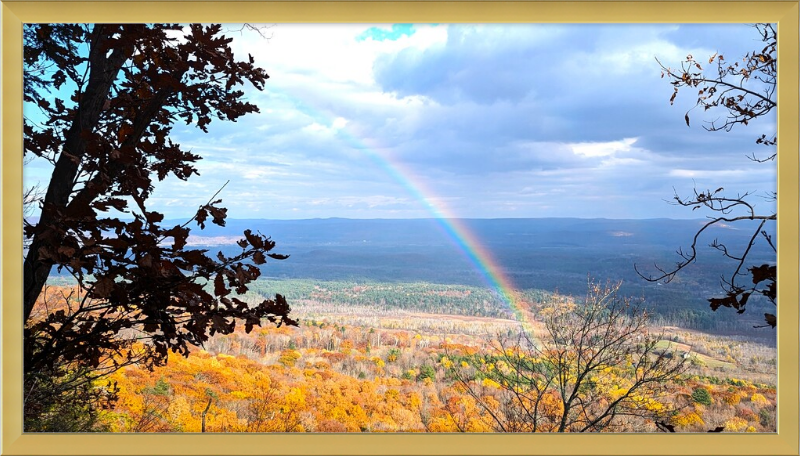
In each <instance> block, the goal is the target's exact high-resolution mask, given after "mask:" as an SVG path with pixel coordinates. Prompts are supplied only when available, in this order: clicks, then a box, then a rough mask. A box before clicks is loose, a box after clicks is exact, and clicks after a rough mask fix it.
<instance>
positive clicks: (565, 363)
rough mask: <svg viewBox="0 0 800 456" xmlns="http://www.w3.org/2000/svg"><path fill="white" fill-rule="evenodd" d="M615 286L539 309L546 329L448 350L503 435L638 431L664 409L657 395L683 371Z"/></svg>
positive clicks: (682, 365) (640, 310) (456, 368)
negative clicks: (478, 350) (480, 354)
mask: <svg viewBox="0 0 800 456" xmlns="http://www.w3.org/2000/svg"><path fill="white" fill-rule="evenodd" d="M619 286H620V284H616V285H613V286H599V285H595V284H590V286H589V292H588V294H587V296H586V299H585V301H584V302H580V303H578V302H575V301H574V300H572V299H571V298H566V297H559V296H556V297H554V298H553V299H552V301H550V302H548V303H545V304H543V305H542V306H541V307H540V308H538V309H536V310H537V314H538V316H539V317H540V318H541V319H542V320H543V322H544V329H545V331H544V334H542V335H541V336H539V339H538V340H537V339H534V338H533V337H532V336H531V335H530V334H529V333H527V332H521V333H519V334H518V336H517V337H516V338H515V339H514V340H509V339H508V338H500V339H499V341H498V344H497V350H496V351H495V352H494V353H492V354H491V355H488V356H486V357H484V358H480V359H477V358H474V357H473V358H470V359H469V361H468V363H469V367H467V368H464V367H463V365H461V364H460V361H463V360H464V358H462V359H459V358H458V356H456V355H452V357H453V358H454V360H457V361H459V362H456V363H454V367H453V369H452V372H453V375H454V376H455V377H456V378H457V379H458V380H459V382H460V383H461V384H462V385H463V386H464V388H465V389H466V391H467V392H468V393H469V394H470V395H471V396H472V397H474V398H475V399H476V400H477V401H478V402H479V403H480V404H481V406H482V407H483V409H484V410H485V411H486V412H487V413H488V414H489V415H491V417H492V418H493V419H494V421H495V423H496V429H497V430H498V431H503V432H600V431H631V430H640V429H641V427H642V426H644V425H645V422H649V423H655V422H656V420H658V419H663V417H664V416H666V415H667V414H668V412H669V406H668V405H667V404H665V403H662V402H661V401H660V400H659V399H660V398H661V397H663V396H664V395H666V394H667V387H668V386H667V385H668V384H669V383H670V382H671V381H672V380H674V379H675V378H677V377H678V376H679V375H681V374H682V373H683V372H684V371H685V370H686V363H685V360H684V359H683V358H682V357H679V356H674V353H673V352H672V351H670V350H669V347H663V346H662V345H661V344H660V343H659V339H660V338H659V337H654V336H653V335H651V334H649V332H648V330H647V322H648V317H647V312H645V310H644V309H643V307H641V306H640V305H635V304H632V303H631V301H630V300H628V299H621V298H620V297H619V296H618V295H617V292H618V291H619Z"/></svg>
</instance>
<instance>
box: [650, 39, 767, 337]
mask: <svg viewBox="0 0 800 456" xmlns="http://www.w3.org/2000/svg"><path fill="white" fill-rule="evenodd" d="M753 27H754V29H755V30H756V31H757V32H758V33H759V35H760V37H761V41H762V43H763V48H762V49H761V50H760V51H758V50H756V51H752V52H750V53H748V54H746V55H745V56H744V57H743V58H742V59H741V61H740V62H739V61H732V62H731V61H727V60H725V57H724V56H723V55H721V54H719V53H715V54H714V55H712V56H711V57H710V58H709V59H708V65H712V67H711V68H710V69H709V71H710V72H712V73H715V74H712V75H707V74H706V73H705V72H704V71H705V70H704V69H703V65H701V63H700V62H699V61H698V60H695V58H694V57H693V56H691V55H688V56H687V57H686V60H684V61H683V62H681V66H680V68H679V69H673V68H670V67H667V66H664V65H663V64H662V63H661V62H660V61H658V59H656V61H658V63H659V65H660V66H661V70H662V72H661V76H662V77H665V76H666V77H667V78H669V80H670V84H672V86H673V88H674V92H673V93H672V96H671V98H670V104H672V103H673V102H674V101H675V98H676V96H677V95H678V92H679V90H680V89H681V88H691V89H697V103H696V104H695V106H694V107H693V108H692V109H691V110H689V112H691V111H692V110H693V109H695V108H697V107H702V108H703V111H709V110H712V111H720V110H721V111H723V112H724V113H725V117H724V118H723V119H722V120H721V121H720V120H714V121H710V122H706V125H704V127H703V128H705V129H706V130H709V131H731V129H733V128H734V127H735V126H737V125H748V124H749V123H750V122H751V121H753V120H755V119H757V118H759V117H763V116H766V115H767V114H769V113H770V112H771V111H772V110H773V109H775V108H776V107H777V106H778V102H777V99H776V87H777V84H776V83H777V74H778V73H777V64H778V61H777V44H778V38H777V33H776V31H775V27H774V26H773V25H772V24H755V25H754V26H753ZM689 112H687V113H686V114H685V117H684V118H685V120H686V125H687V126H689ZM755 142H756V144H759V145H763V146H766V147H768V148H769V152H768V153H767V155H766V156H764V157H758V156H756V154H753V155H752V156H750V157H749V158H750V159H751V160H753V162H754V163H757V164H761V163H767V162H773V161H774V160H775V158H776V156H777V153H776V152H775V151H776V145H777V143H778V137H777V135H771V137H770V136H768V135H767V134H762V135H761V136H760V137H758V138H757V139H756V141H755ZM756 196H760V197H762V198H764V199H765V200H766V201H767V202H773V201H775V200H776V199H777V193H776V192H768V193H767V194H765V195H754V194H753V193H751V192H745V193H737V194H736V195H735V196H733V195H731V194H729V193H726V192H725V189H724V188H722V187H720V188H717V189H716V190H714V191H711V190H710V189H709V190H705V191H703V190H701V191H698V189H697V188H695V189H694V191H693V194H692V195H690V196H688V197H681V196H679V195H678V193H677V192H676V193H675V196H674V197H673V199H674V202H673V204H676V205H679V206H683V207H689V208H691V209H692V211H695V210H697V209H703V210H706V211H710V212H711V213H712V214H713V215H711V216H708V221H707V222H706V223H705V224H704V225H703V226H702V227H701V228H700V229H699V230H698V231H697V232H696V233H695V235H694V237H693V239H692V243H691V246H690V247H689V250H688V251H684V250H683V249H679V250H678V255H679V256H680V260H679V261H678V262H677V263H676V264H675V265H674V266H673V267H672V268H663V267H661V266H658V265H655V269H656V270H657V273H655V274H651V273H643V272H641V271H640V269H639V267H638V266H636V265H635V266H634V267H635V269H636V272H637V273H638V274H639V275H640V276H641V277H643V278H644V279H646V280H648V281H650V282H657V281H661V280H663V281H665V282H669V281H671V280H672V279H673V278H675V276H676V274H677V273H678V272H680V271H681V270H683V269H685V268H686V267H687V266H689V265H690V264H692V263H694V262H695V260H696V259H697V254H698V250H697V246H698V243H699V242H700V239H701V237H703V235H704V234H707V230H708V228H710V227H712V226H715V225H720V224H723V223H724V224H731V223H737V224H738V225H745V226H744V227H743V228H745V229H750V230H752V236H750V238H749V241H748V242H747V243H746V244H745V245H742V246H736V247H730V246H728V245H726V244H724V243H722V242H719V241H718V240H717V239H714V240H713V241H712V242H711V243H710V246H711V247H713V248H714V249H716V250H718V251H719V252H721V253H722V255H723V256H724V257H725V258H727V259H729V260H732V262H731V264H732V267H731V269H730V271H731V272H730V273H728V274H726V275H724V276H722V277H721V286H722V289H723V291H724V292H725V296H724V297H722V298H709V299H708V301H709V303H710V304H711V309H712V310H717V309H718V308H719V307H730V308H733V309H736V310H737V311H738V313H744V311H745V307H746V305H747V302H748V300H749V298H750V297H751V296H753V295H755V296H763V297H765V298H766V299H767V300H768V301H769V302H771V303H772V304H773V305H777V301H776V299H777V270H776V267H775V265H774V264H773V265H770V264H761V265H757V264H752V263H751V261H752V260H750V258H751V257H752V253H753V248H754V246H755V245H756V243H757V242H759V241H761V242H765V243H766V244H767V246H768V247H769V248H771V249H772V251H773V252H777V247H776V245H775V241H774V240H773V239H772V236H771V235H770V234H769V231H768V230H767V226H768V225H767V224H768V222H769V223H774V222H775V221H776V220H777V212H776V211H775V210H774V206H772V204H769V207H771V208H772V209H770V210H768V211H766V212H763V213H762V212H759V211H757V210H756V206H757V205H756V204H755V203H754V202H753V199H754V198H755V197H756ZM748 273H749V274H748ZM743 278H750V279H752V280H749V281H748V280H745V281H744V283H742V282H743V281H742V279H743ZM764 318H765V320H766V322H767V325H764V326H772V327H773V328H774V327H776V325H777V318H776V316H775V315H774V314H771V313H765V314H764ZM762 327H763V326H762Z"/></svg>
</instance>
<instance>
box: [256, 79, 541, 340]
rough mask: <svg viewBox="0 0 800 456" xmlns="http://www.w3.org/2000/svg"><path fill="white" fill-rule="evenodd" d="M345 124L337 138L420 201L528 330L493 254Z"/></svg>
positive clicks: (301, 105) (326, 116)
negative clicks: (358, 152)
mask: <svg viewBox="0 0 800 456" xmlns="http://www.w3.org/2000/svg"><path fill="white" fill-rule="evenodd" d="M269 91H270V92H272V93H281V94H283V95H285V96H286V98H287V99H288V100H289V101H290V102H292V103H294V105H295V107H296V108H297V109H299V110H300V111H301V112H302V113H303V114H306V115H308V116H310V117H312V118H314V119H315V121H318V123H320V124H321V125H332V124H333V120H334V119H336V118H337V116H336V115H334V114H333V113H325V112H324V111H323V110H322V108H313V107H311V106H310V105H309V104H308V103H306V102H304V101H303V100H301V99H299V98H298V97H295V96H292V95H290V94H289V93H287V92H286V91H284V90H281V89H277V88H275V87H271V88H270V90H269ZM351 130H352V129H349V128H348V127H347V126H346V125H345V126H343V127H341V128H339V129H338V130H337V135H338V136H339V137H340V138H341V139H343V140H345V141H346V142H347V143H348V144H350V145H351V146H352V147H354V148H355V149H357V150H360V151H362V152H363V153H364V154H365V155H366V156H367V157H369V158H370V159H371V160H372V161H373V162H374V163H375V164H376V165H377V166H378V167H380V168H381V169H383V170H384V171H386V173H387V174H388V175H390V176H391V177H392V178H393V179H394V180H395V181H396V182H398V183H399V184H400V185H402V186H403V187H404V188H405V189H406V191H407V192H408V193H409V194H410V195H411V196H412V197H414V198H415V199H417V200H419V201H420V202H422V203H423V204H424V205H425V207H426V209H427V210H428V211H429V212H430V213H431V215H432V216H433V218H434V219H435V220H436V222H437V224H438V225H439V227H440V229H441V230H442V231H443V232H444V233H445V234H446V236H447V237H448V239H449V240H450V241H451V242H452V243H453V244H454V245H455V246H456V247H457V249H458V250H459V251H460V252H461V253H462V254H463V255H464V257H465V258H466V259H467V260H468V261H469V263H470V264H472V266H473V267H475V270H476V271H478V273H479V274H480V276H481V278H482V279H483V281H484V282H485V283H486V284H487V285H488V286H489V288H491V289H492V290H494V291H495V293H496V294H497V295H498V297H499V298H500V299H501V300H502V301H503V302H504V304H506V305H507V306H508V307H509V308H510V309H511V311H512V312H513V313H514V314H515V315H516V317H517V319H518V320H519V321H520V322H521V323H522V324H523V325H524V326H525V327H527V328H530V324H531V322H532V320H531V319H530V317H529V316H528V312H526V311H525V310H524V309H523V308H522V306H521V305H520V304H521V301H520V299H519V297H518V295H519V293H518V292H517V291H516V290H517V289H516V287H515V286H514V284H513V282H512V281H511V278H510V277H509V276H508V275H507V274H505V272H504V271H503V268H502V267H501V266H500V265H499V264H498V262H497V260H496V259H495V258H494V256H493V255H492V253H491V252H490V251H489V250H488V249H487V248H486V247H485V246H484V245H483V244H482V243H481V242H480V239H479V238H478V237H477V236H476V235H475V234H474V233H473V232H472V230H470V229H469V227H467V225H466V224H465V223H464V222H463V221H462V220H461V219H459V218H458V217H457V216H456V214H455V213H454V212H453V211H452V210H450V209H449V208H448V207H447V205H446V204H445V203H444V202H443V200H442V199H440V198H437V195H436V194H435V192H434V191H433V190H431V189H430V188H429V187H428V186H427V185H425V183H424V182H422V181H420V180H413V176H414V173H413V172H412V171H411V170H410V169H408V168H407V167H406V165H405V164H404V163H402V162H401V161H399V160H391V159H389V158H386V157H385V156H384V155H383V154H381V153H380V152H379V151H380V150H381V149H386V148H384V147H381V146H379V145H377V144H373V145H370V144H368V143H369V142H371V141H370V140H368V139H364V138H361V137H359V136H357V135H356V134H355V133H354V132H352V131H351Z"/></svg>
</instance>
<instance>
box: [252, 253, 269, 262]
mask: <svg viewBox="0 0 800 456" xmlns="http://www.w3.org/2000/svg"><path fill="white" fill-rule="evenodd" d="M266 262H267V259H266V258H264V254H263V253H261V252H256V253H254V254H253V263H255V264H264V263H266Z"/></svg>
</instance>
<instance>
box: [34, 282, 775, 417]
mask: <svg viewBox="0 0 800 456" xmlns="http://www.w3.org/2000/svg"><path fill="white" fill-rule="evenodd" d="M255 284H256V286H255V287H254V289H255V290H261V291H263V292H265V293H272V292H274V290H275V289H276V287H284V286H285V287H287V288H291V289H294V290H296V293H298V295H297V296H296V297H295V299H294V302H295V308H294V311H293V314H294V315H296V317H297V318H298V320H299V321H300V326H299V327H282V328H277V329H276V328H265V329H256V330H254V331H253V332H251V333H249V334H248V333H245V332H244V331H237V332H234V333H232V334H228V335H217V336H214V337H212V338H211V339H210V340H209V341H208V342H207V343H205V344H204V347H203V348H202V349H195V350H192V352H191V353H190V355H189V356H188V357H186V358H184V357H181V356H171V357H170V358H169V362H168V363H167V364H166V365H165V366H161V367H155V368H154V369H153V370H152V371H149V370H148V369H146V368H145V367H142V366H129V367H126V368H124V369H121V370H119V371H117V372H116V373H114V374H113V375H112V376H110V377H108V378H106V379H103V380H100V381H99V383H101V384H102V385H101V386H104V387H105V388H107V391H110V392H111V393H112V395H114V396H116V397H115V400H114V401H113V402H111V403H110V406H109V408H108V409H107V410H105V411H103V412H102V414H101V416H100V418H99V419H98V421H97V423H96V424H95V426H96V429H97V430H107V431H115V432H200V431H201V429H202V423H203V421H204V420H205V431H206V432H301V431H307V432H394V431H402V432H495V431H498V430H500V429H499V428H498V426H497V423H496V422H495V420H493V419H492V415H493V414H497V413H498V410H493V409H492V407H497V408H501V407H502V401H501V400H500V398H501V395H502V392H503V390H502V388H500V385H499V384H498V383H497V382H496V381H495V380H494V379H493V377H492V376H491V375H490V372H491V371H492V370H494V369H500V368H501V367H500V366H501V365H502V360H501V359H500V358H499V357H498V353H497V351H496V348H497V341H498V339H501V338H502V337H504V336H513V335H514V334H517V333H518V331H519V330H520V323H519V322H518V321H517V320H516V319H515V316H514V315H513V314H512V313H510V312H509V311H508V310H507V309H502V308H498V306H497V303H496V302H495V301H493V300H492V299H491V294H490V293H489V292H488V291H483V292H481V291H480V290H478V289H474V288H471V287H466V286H462V287H458V286H453V285H435V284H425V283H410V284H369V283H367V284H365V283H361V284H357V283H340V282H333V283H332V282H316V283H313V282H310V281H309V282H307V283H305V285H304V286H301V284H300V283H297V282H295V281H291V282H289V283H286V284H282V283H281V282H280V281H257V282H256V283H255ZM67 290H68V288H66V287H62V288H59V287H51V288H49V289H48V293H46V294H45V296H50V297H51V302H49V303H48V305H51V306H58V305H59V302H61V301H63V300H62V299H60V298H61V297H63V296H64V294H65V293H68V291H67ZM72 291H74V292H76V290H72ZM252 293H253V296H251V297H250V298H248V299H252V300H253V301H255V300H257V299H258V298H259V297H258V296H257V294H258V293H259V291H253V292H252ZM482 293H483V294H482ZM76 296H77V295H76ZM528 296H529V297H530V298H534V299H538V301H536V302H539V303H541V302H545V301H548V300H549V299H551V296H550V295H549V294H547V293H544V292H535V291H530V292H529V293H528ZM341 299H352V304H351V305H349V306H345V305H343V304H342V303H341V301H340V300H341ZM529 302H534V301H529ZM431 303H435V304H436V307H435V308H434V307H432V304H431ZM45 304H46V303H45V302H44V301H40V302H39V303H38V306H40V308H41V307H44V305H45ZM434 309H436V310H438V312H436V313H434V312H432V310H434ZM51 310H52V309H51ZM651 330H652V332H653V333H656V332H657V333H658V334H659V337H661V339H660V340H659V341H658V345H659V346H660V347H662V348H666V347H669V348H670V349H672V350H674V351H675V353H676V356H686V357H687V360H688V363H689V364H688V366H689V368H688V370H687V371H686V372H685V373H684V374H683V375H681V377H680V379H678V380H676V381H675V382H674V383H673V384H671V385H670V386H669V388H668V390H669V394H667V395H664V396H662V397H658V398H656V399H652V398H650V399H648V401H649V402H648V404H647V407H648V408H652V409H654V410H657V411H661V410H663V411H665V412H667V413H666V414H665V415H664V416H666V418H665V421H668V422H669V423H670V424H671V425H674V426H676V429H677V430H678V431H705V430H706V429H712V428H715V427H719V426H724V427H725V430H726V432H774V431H775V429H776V427H775V416H776V413H775V410H776V404H777V402H776V386H775V385H776V379H777V377H776V352H775V349H774V346H770V345H769V343H768V342H764V343H759V342H756V341H752V340H746V339H744V338H741V337H740V338H736V337H725V336H719V335H713V336H712V335H708V334H704V333H700V332H696V331H689V330H684V329H679V328H674V327H673V328H659V327H652V328H651ZM622 368H623V367H622V364H621V365H620V366H618V367H610V368H608V369H607V370H604V371H603V372H602V373H601V374H600V375H598V376H596V378H592V385H595V386H593V387H594V388H597V389H598V391H599V394H601V395H602V396H603V397H607V398H614V397H615V395H619V394H620V391H623V390H624V383H623V382H622V380H621V377H619V376H618V372H617V369H622ZM466 371H469V372H472V378H471V379H470V380H469V382H470V383H469V384H470V385H471V387H472V388H473V390H475V388H477V390H478V391H480V395H481V396H480V397H478V398H476V397H473V396H472V395H470V394H467V393H466V391H465V389H464V384H462V383H460V382H459V381H458V380H457V378H458V373H459V372H461V373H463V372H466ZM493 398H495V399H493ZM547 400H550V401H551V402H552V403H551V404H549V405H547V404H545V405H547V406H546V407H543V413H558V402H557V401H556V400H555V395H554V397H553V398H551V399H547ZM487 404H488V407H487ZM548 407H549V408H548ZM614 430H615V431H620V430H623V431H635V432H643V431H649V432H656V431H657V428H656V425H655V423H654V421H652V420H647V419H643V418H640V417H630V418H622V419H621V420H620V421H619V424H618V427H617V428H615V429H614Z"/></svg>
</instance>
